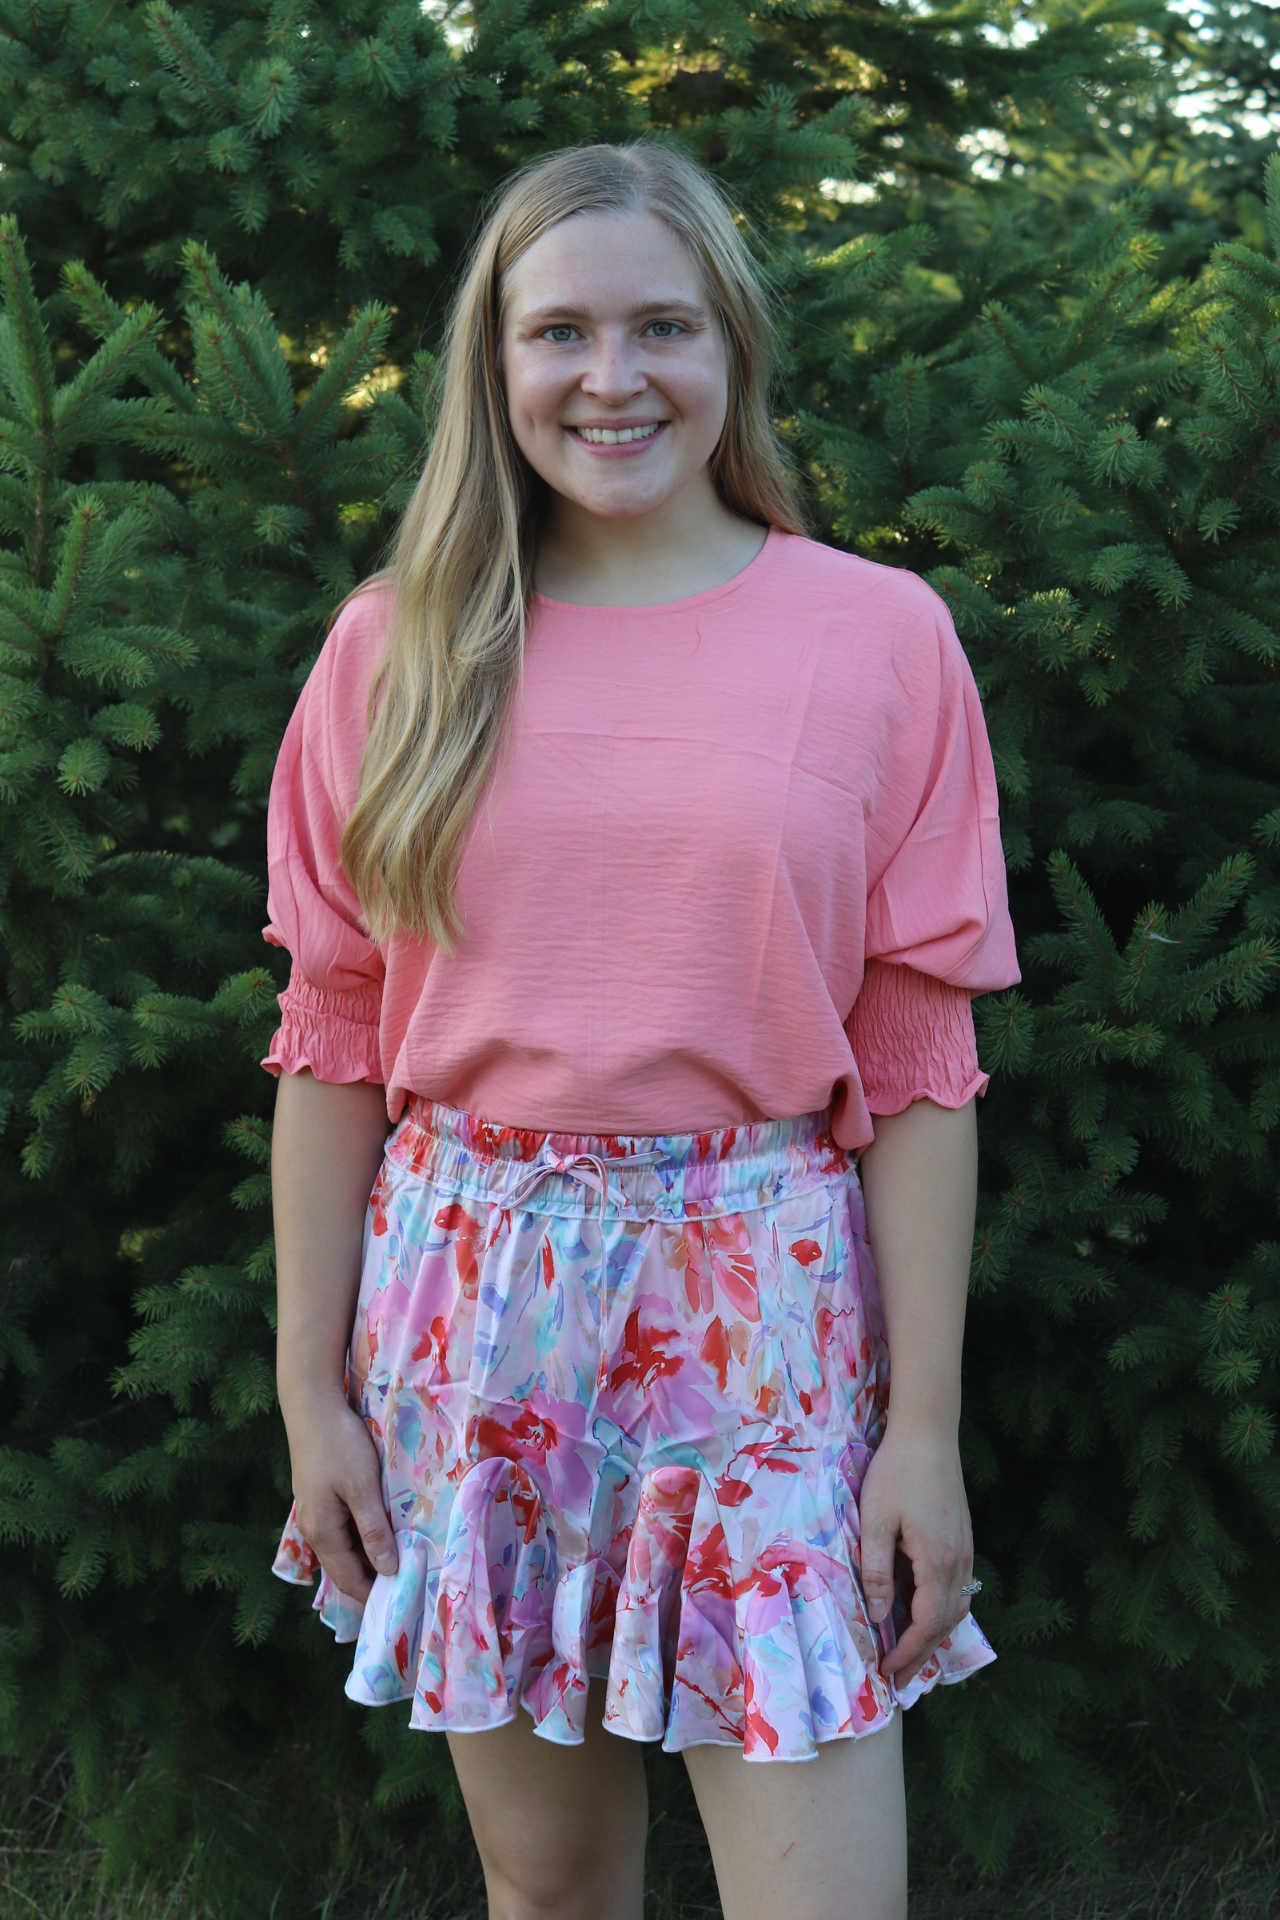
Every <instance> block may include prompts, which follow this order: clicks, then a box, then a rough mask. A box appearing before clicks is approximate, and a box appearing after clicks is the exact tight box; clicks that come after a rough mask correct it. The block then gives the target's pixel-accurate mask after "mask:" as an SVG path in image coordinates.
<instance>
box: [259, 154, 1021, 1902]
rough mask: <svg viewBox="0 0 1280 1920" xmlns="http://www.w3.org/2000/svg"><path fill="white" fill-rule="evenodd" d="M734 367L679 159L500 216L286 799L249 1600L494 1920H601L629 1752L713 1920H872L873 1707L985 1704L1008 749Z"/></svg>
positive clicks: (894, 1755)
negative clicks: (275, 1594) (279, 1443)
mask: <svg viewBox="0 0 1280 1920" xmlns="http://www.w3.org/2000/svg"><path fill="white" fill-rule="evenodd" d="M768 344H769V341H768V323H767V310H766V304H765V298H764V295H763V294H762V291H761V288H760V285H759V282H758V280H757V278H756V275H755V273H754V270H753V267H752V263H751V259H750V256H749V254H748V252H747V250H746V248H745V247H744V245H743V243H742V240H741V238H740V236H739V234H738V231H737V229H736V227H735V225H734V223H733V220H732V218H731V217H730V215H729V214H728V212H727V211H726V209H725V207H724V204H723V202H722V201H721V199H720V197H719V195H718V193H717V191H716V189H715V188H714V186H713V184H712V182H711V181H710V180H709V179H708V177H707V176H706V175H704V174H703V173H701V172H700V170H699V169H697V168H696V167H694V166H692V165H691V164H690V163H689V162H687V161H685V160H683V159H681V158H679V157H678V156H676V155H675V154H674V153H672V152H671V151H669V150H667V149H666V148H664V147H660V146H657V145H650V144H647V143H643V142H642V143H639V144H636V145H632V146H629V147H622V148H613V147H604V146H599V147H588V148H584V149H580V150H576V151H570V152H566V153H561V154H557V155H554V156H552V157H551V158H550V159H548V160H545V161H543V162H542V163H540V164H539V165H538V166H536V167H534V168H532V169H531V170H529V171H528V172H526V173H524V174H523V175H521V176H520V177H519V178H517V179H516V180H515V181H514V182H513V183H512V184H510V185H509V186H508V187H507V189H506V191H505V192H504V193H503V195H502V196H501V198H500V199H499V200H498V202H497V204H496V206H495V207H494V209H493V211H492V213H491V214H490V216H489V218H488V220H487V222H486V224H485V226H484V230H483V232H482V233H481V235H480V238H479V241H478V243H477V246H476V249H475V252H474V254H473V257H472V260H471V264H470V267H469V270H468V273H467V275H466V278H465V280H464V282H463V285H462V288H461V291H460V293H459V295H458V298H457V301H456V305H455V309H454V314H453V320H452V326H451V332H450V337H449V344H448V352H447V359H446V371H445V375H444V381H443V392H442V400H441V407H440V414H439V421H438V426H437V431H436V435H435V440H434V444H433V447H432V450H431V455H430V458H429V460H428V462H427V466H426V470H425V472H424V474H423V476H422V479H421V482H420V484H419V486H418V489H417V491H416V493H415V495H414V498H413V501H412V503H411V505H410V506H409V509H408V511H407V513H406V515H405V518H404V523H403V526H402V528H401V530H400V534H399V538H398V544H397V547H396V551H395V556H394V560H393V562H392V564H391V566H390V568H389V570H388V572H387V574H386V575H385V576H382V577H381V578H379V579H378V580H377V581H375V582H373V583H370V586H369V587H368V588H367V589H366V590H364V591H362V592H361V593H359V594H358V595H356V596H355V597H354V598H352V599H351V600H350V601H349V602H348V603H347V604H346V606H345V607H344V608H343V610H342V611H341V613H340V614H339V617H338V619H337V621H336V623H335V625H334V627H333V629H332V632H331V633H330V636H329V639H328V642H327V644H326V646H325V648H324V650H323V652H322V653H321V656H320V658H319V660H318V662H317V664H316V667H315V669H314V671H313V673H312V675H311V677H310V679H309V680H308V682H307V685H306V687H305V689H304V691H303V694H302V697H301V699H300V701H299V704H298V709H297V712H296V713H295V715H294V718H293V721H292V723H291V725H290V727H289V730H288V733H287V735H286V737H285V741H284V745H283V747H282V749H281V754H280V761H279V765H278V768H277V773H276V779H275V784H274V787H273V792H272V802H271V909H270V910H271V926H270V927H269V929H268V938H269V939H272V940H274V941H276V942H278V943H280V944H282V945H284V946H285V947H287V948H288V949H289V951H290V953H291V955H292V957H293V973H292V977H291V980H290V984H289V987H288V990H287V992H286V993H284V994H283V995H282V996H281V1008H282V1014H283V1024H282V1026H281V1028H280V1031H279V1033H278V1034H277V1036H276V1039H275V1041H274V1042H273V1045H272V1048H271V1053H270V1056H269V1059H268V1062H267V1063H266V1064H268V1065H269V1066H271V1068H272V1069H273V1070H274V1071H276V1072H278V1073H279V1074H280V1088H279V1099H278V1105H277V1109H276V1124H275V1149H274V1163H273V1165H274V1189H275V1206H276V1222H277V1238H276V1244H277V1258H278V1271H279V1292H280V1346H279V1386H280V1402H281V1406H282V1408H283V1411H284V1416H285V1421H286V1425H287V1428H288V1435H289V1446H290V1453H291V1457H292V1463H293V1477H294V1490H295V1510H294V1514H293V1515H292V1516H291V1519H290V1524H289V1527H288V1529H287V1530H286V1534H285V1538H284V1541H283V1543H282V1546H281V1554H280V1558H279V1560H278V1561H277V1570H278V1571H280V1572H281V1573H282V1574H284V1576H285V1577H286V1578H290V1579H300V1580H309V1579H310V1578H311V1577H312V1576H313V1574H314V1572H315V1571H316V1568H317V1563H318V1566H319V1568H320V1569H322V1572H323V1577H322V1580H321V1586H320V1592H319V1597H318V1599H317V1601H316V1605H317V1607H318V1609H319V1610H320V1612H321V1614H322V1617H323V1618H324V1619H325V1620H326V1621H327V1623H328V1624H329V1625H330V1626H331V1627H333V1628H334V1629H335V1630H336V1632H337V1634H338V1637H339V1638H340V1639H343V1638H345V1639H355V1640H356V1642H357V1647H356V1656H355V1663H354V1668H353V1672H352V1677H351V1680H350V1682H349V1685H348V1692H349V1693H350V1694H351V1695H352V1696H353V1697H354V1698H355V1699H357V1700H362V1701H366V1702H368V1703H370V1704H379V1703H384V1702H387V1701H394V1700H404V1701H410V1700H411V1701H412V1708H411V1723H412V1724H413V1725H415V1726H419V1727H424V1728H434V1729H439V1730H444V1731H445V1732H446V1733H447V1735H448V1738H449V1744H450V1750H451V1752H452V1755H453V1758H454V1762H455V1765H456V1767H457V1772H458V1777H459V1780H460V1782H461V1786H462V1791H463V1794H464V1796H465V1799H466V1804H467V1809H468V1812H469V1814H470V1818H471V1822H472V1826H473V1829H474V1832H475V1836H476V1840H477V1844H478V1846H479V1850H480V1855H481V1859H482V1861H483V1864H484V1870H485V1876H486V1883H487V1887H488V1894H489V1900H490V1911H491V1913H492V1914H494V1915H495V1916H517V1915H526V1914H532V1913H535V1912H536V1913H540V1914H554V1915H556V1916H562V1917H564V1920H568V1917H569V1916H579V1915H580V1916H583V1920H586V1917H587V1916H590V1917H591V1920H635V1917H636V1916H638V1915H639V1914H640V1912H641V1893H642V1880H643V1849H644V1836H645V1822H646V1800H645V1785H644V1774H643V1770H642V1765H641V1751H640V1744H639V1743H641V1742H644V1741H651V1740H662V1741H663V1742H664V1744H665V1745H666V1746H667V1747H668V1748H669V1749H678V1750H680V1751H681V1752H682V1753H683V1756H684V1760H685V1764H686V1765H687V1767H688V1769H689V1773H690V1776H691V1778H692V1782H693V1786H694V1790H695V1793H696V1795H697V1800H698V1805H699V1808H700V1810H701V1813H702V1816H703V1819H704V1821H705V1824H706V1828H707V1833H708V1836H709V1840H710V1845H711V1851H712V1856H713V1859H714V1862H715V1868H716V1873H717V1877H718V1881H719V1885H720V1890H721V1896H722V1901H723V1906H724V1912H725V1914H726V1916H728V1920H756V1916H761V1917H762V1916H765V1915H773V1914H776V1912H777V1911H778V1910H779V1909H780V1908H781V1907H782V1906H783V1905H784V1904H785V1908H786V1910H787V1911H788V1913H789V1914H790V1915H791V1916H793V1920H810V1917H811V1920H833V1916H837V1915H839V1916H856V1920H891V1917H893V1916H901V1915H902V1914H904V1913H905V1910H906V1905H905V1903H906V1839H905V1821H904V1811H903V1786H902V1759H901V1744H900V1740H901V1734H900V1722H901V1715H900V1713H899V1711H898V1708H899V1707H900V1706H903V1705H907V1704H910V1702H911V1701H912V1700H913V1699H914V1698H915V1697H916V1696H917V1695H918V1694H919V1693H920V1692H922V1691H923V1690H924V1689H925V1688H926V1687H928V1686H931V1685H933V1684H935V1683H936V1682H937V1681H938V1680H939V1679H941V1680H944V1681H950V1680H957V1679H961V1678H963V1677H964V1675H965V1674H966V1673H968V1672H971V1671H972V1670H974V1669H976V1668H977V1667H980V1666H983V1665H985V1664H986V1662H987V1661H988V1660H989V1659H991V1658H993V1657H994V1656H993V1655H992V1653H991V1650H990V1648H989V1647H988V1646H987V1643H986V1642H985V1640H984V1639H983V1637H982V1635H981V1633H980V1632H979V1630H978V1628H977V1626H976V1625H975V1624H974V1622H973V1621H972V1619H971V1618H970V1617H969V1616H968V1596H969V1595H970V1594H972V1593H973V1592H976V1591H977V1588H978V1584H979V1583H978V1582H976V1581H974V1580H973V1579H972V1577H971V1575H972V1547H971V1540H970V1533H969V1522H968V1514H967V1509H966V1504H965V1496H964V1487H963V1482H962V1477H961V1470H960V1463H959V1457H958V1452H957V1441H956V1433H957V1423H958V1417H959V1383H960V1343H961V1332H962V1324H963V1316H964V1302H965V1291H966V1280H967V1270H968V1257H969V1247H970V1241H971V1237H972V1228H973V1208H974V1195H975V1186H976V1137H975V1121H974V1098H975V1096H976V1094H977V1093H979V1092H980V1091H981V1090H982V1089H983V1087H984V1086H985V1079H984V1077H983V1076H982V1075H981V1074H980V1072H979V1069H978V1063H977V1058H976V1053H975V1049H974V1041H973V1024H972V1017H971V1011H970V1000H971V996H972V995H973V994H974V993H975V992H983V991H986V990H989V989H991V988H997V987H1003V986H1007V985H1009V984H1011V983H1012V982H1013V981H1015V980H1016V979H1017V978H1018V974H1017V968H1016V964H1015V960H1014V950H1013V940H1012V934H1011V930H1010V926H1009V920H1008V914H1007V909H1006V905H1005V891H1004V872H1003V866H1002V862H1001V856H1000V844H999V837H998V830H997V821H996V804H995V785H994V778H993V774H992V767H991V758H990V752H989V748H988V745H987V740H986V734H985V731H984V727H983V722H982V715H981V710H980V708H979V705H978V699H977V694H976V691H975V689H974V685H973V681H972V677H971V675H970V673H969V670H968V667H967V665H966V663H965V660H964V656H963V653H962V652H961V649H960V647H959V644H958V642H957V640H956V638H955V634H954V631H953V629H952V626H951V622H950V620H949V617H948V615H947V612H946V609H945V608H944V607H943V605H942V603H941V602H940V601H939V600H938V599H937V598H936V596H935V595H933V594H932V593H931V592H930V590H929V589H928V588H927V587H926V586H924V585H923V583H922V582H920V581H919V580H917V579H916V578H914V577H913V576H912V575H910V574H907V573H904V572H900V571H896V570H893V569H889V568H885V567H880V566H875V565H872V564H870V563H868V562H865V561H861V560H858V559H855V558H852V557H850V556H848V555H845V554H841V553H837V552H835V551H833V550H831V549H829V548H826V547H822V546H819V545H816V544H814V543H813V542H811V541H809V540H807V539H805V538H804V536H803V533H802V528H801V520H800V515H799V512H798V509H797V507H796V505H795V502H794V499H793V496H792V493H791V489H790V486H789V483H788V479H787V475H786V472H785V469H784V467H783V464H782V462H781V460H780V458H779V455H778V452H777V449H776V447H775V444H774V441H773V438H772V434H771V428H770V424H769V416H768V411H767V379H768V366H767V361H768ZM388 1116H389V1117H390V1120H391V1122H392V1123H393V1125H394V1131H393V1132H392V1133H391V1135H390V1138H389V1139H388V1138H387V1137H386V1135H387V1122H388ZM872 1116H874V1120H873V1117H872ZM859 1154H860V1155H861V1162H860V1164H861V1173H862V1183H861V1186H860V1185H859V1175H858V1171H857V1162H856V1156H857V1155H859ZM371 1189H372V1198H370V1190H371ZM864 1192H865V1216H864V1209H863V1193H864ZM868 1228H869V1245H868V1232H867V1230H868ZM362 1246H363V1253H362ZM869 1248H873V1249H874V1252H875V1261H876V1265H875V1267H873V1265H872V1262H871V1257H870V1250H869ZM877 1269H878V1274H879V1280H878V1284H877V1277H876V1274H877ZM353 1322H354V1330H353ZM889 1352H892V1355H893V1401H892V1411H891V1413H890V1412H888V1353H889ZM344 1366H345V1369H346V1376H347V1377H346V1378H345V1380H344ZM895 1560H896V1561H897V1564H898V1566H899V1567H900V1568H906V1567H907V1566H909V1568H910V1580H909V1581H908V1582H907V1583H906V1586H905V1587H904V1590H903V1592H902V1593H901V1595H900V1597H899V1598H898V1599H897V1601H896V1603H895V1585H894V1579H895ZM521 1709H524V1710H523V1711H521ZM788 1760H804V1761H807V1762H808V1764H806V1765H804V1766H787V1765H784V1764H774V1763H780V1762H785V1761H788Z"/></svg>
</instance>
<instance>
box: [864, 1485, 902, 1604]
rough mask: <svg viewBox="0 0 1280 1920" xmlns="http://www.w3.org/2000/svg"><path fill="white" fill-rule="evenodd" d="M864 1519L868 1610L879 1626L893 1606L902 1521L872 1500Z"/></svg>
mask: <svg viewBox="0 0 1280 1920" xmlns="http://www.w3.org/2000/svg"><path fill="white" fill-rule="evenodd" d="M861 1521H862V1590H863V1592H864V1593H865V1594H866V1596H867V1612H868V1613H869V1614H870V1616H871V1619H872V1621H873V1622H874V1623H875V1625H877V1626H879V1624H880V1622H881V1621H882V1620H887V1619H888V1617H889V1612H890V1609H891V1608H892V1606H893V1558H894V1553H895V1551H896V1549H897V1545H898V1523H897V1521H896V1519H890V1518H889V1516H888V1515H887V1514H886V1513H884V1512H883V1511H882V1510H881V1509H880V1508H879V1507H878V1506H877V1505H876V1504H875V1503H873V1502H871V1501H868V1502H867V1503H866V1508H865V1510H864V1512H863V1513H862V1515H861Z"/></svg>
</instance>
